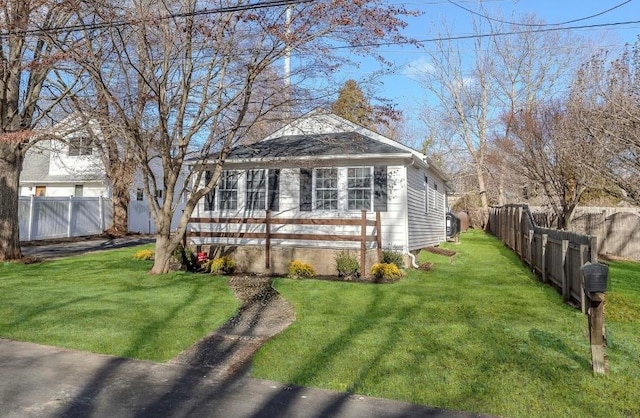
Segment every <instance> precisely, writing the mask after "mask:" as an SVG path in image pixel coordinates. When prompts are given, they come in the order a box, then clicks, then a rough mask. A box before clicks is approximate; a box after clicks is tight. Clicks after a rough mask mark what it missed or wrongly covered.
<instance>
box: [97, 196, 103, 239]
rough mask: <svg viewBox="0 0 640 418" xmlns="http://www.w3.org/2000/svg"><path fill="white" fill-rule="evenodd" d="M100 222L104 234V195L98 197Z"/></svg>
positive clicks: (101, 231)
mask: <svg viewBox="0 0 640 418" xmlns="http://www.w3.org/2000/svg"><path fill="white" fill-rule="evenodd" d="M98 221H99V222H100V233H103V232H104V208H103V204H102V195H100V196H98Z"/></svg>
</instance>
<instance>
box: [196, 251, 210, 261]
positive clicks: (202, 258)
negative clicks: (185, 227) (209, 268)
mask: <svg viewBox="0 0 640 418" xmlns="http://www.w3.org/2000/svg"><path fill="white" fill-rule="evenodd" d="M208 259H209V254H207V253H206V252H200V253H198V263H204V262H205V261H207V260H208Z"/></svg>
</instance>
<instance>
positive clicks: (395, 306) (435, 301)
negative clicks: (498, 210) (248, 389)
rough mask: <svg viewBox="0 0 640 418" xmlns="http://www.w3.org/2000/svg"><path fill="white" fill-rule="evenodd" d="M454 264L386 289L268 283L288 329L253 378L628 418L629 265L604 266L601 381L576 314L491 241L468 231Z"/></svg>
mask: <svg viewBox="0 0 640 418" xmlns="http://www.w3.org/2000/svg"><path fill="white" fill-rule="evenodd" d="M446 247H447V248H451V249H454V250H456V251H458V254H457V255H456V257H455V260H454V263H453V264H449V260H448V258H446V257H442V256H438V255H434V254H429V253H423V254H421V261H422V262H424V261H431V262H434V263H435V264H434V266H433V270H432V271H429V272H422V271H415V270H414V271H410V272H409V274H408V276H407V277H406V278H404V279H402V280H401V281H400V282H399V283H395V284H384V285H375V284H358V283H340V282H327V281H316V280H288V279H279V280H278V281H277V282H276V287H277V289H278V291H279V292H280V293H281V294H282V295H283V296H284V297H285V298H286V299H288V300H289V301H291V302H292V303H293V304H294V306H295V308H296V321H295V323H294V324H293V325H292V326H291V327H290V328H289V329H287V330H286V331H285V332H284V333H283V334H281V335H279V336H278V337H276V338H275V339H273V340H271V341H270V342H269V343H268V344H267V345H266V346H265V347H264V348H263V349H262V350H261V351H260V352H259V353H258V355H257V357H256V358H255V361H254V375H255V376H256V377H259V378H266V379H273V380H278V381H281V382H287V383H291V384H296V385H302V386H316V387H322V388H327V389H334V390H341V391H349V392H355V393H360V394H366V395H372V396H379V397H385V398H393V399H398V400H403V401H408V402H413V403H417V404H424V405H432V406H437V407H443V408H450V409H456V410H465V411H471V412H476V413H488V414H495V415H501V416H509V417H531V416H538V417H551V416H554V417H555V416H562V417H570V416H594V417H616V416H618V417H631V416H633V417H635V416H640V384H638V382H640V341H639V338H640V322H639V321H638V315H639V313H640V264H634V263H612V264H611V270H610V277H611V282H612V283H611V292H610V296H611V299H610V301H609V302H608V303H607V308H606V309H607V315H609V316H611V319H607V322H606V324H607V332H608V338H609V347H608V348H607V354H608V356H609V363H610V369H611V371H610V373H609V375H607V376H605V377H602V376H594V375H593V374H592V372H591V369H590V366H589V361H590V354H589V345H588V329H587V319H586V316H584V315H582V313H581V312H580V311H578V310H576V309H574V308H572V307H569V306H567V305H565V304H563V303H562V300H561V297H560V296H559V295H558V294H557V293H556V291H555V290H553V289H551V288H550V287H548V286H545V285H543V284H541V283H540V282H539V281H538V280H537V279H536V278H535V277H534V276H533V275H532V274H531V273H530V272H529V271H528V270H527V269H526V268H525V267H524V266H523V265H522V264H521V263H520V261H519V260H518V259H517V257H515V256H514V255H513V253H512V252H511V251H510V250H508V249H507V248H505V247H504V246H503V245H502V243H500V242H499V241H497V240H496V239H495V238H493V237H491V236H488V235H485V234H483V233H482V232H478V231H470V232H468V233H466V234H463V236H462V243H461V244H459V245H454V244H449V245H446Z"/></svg>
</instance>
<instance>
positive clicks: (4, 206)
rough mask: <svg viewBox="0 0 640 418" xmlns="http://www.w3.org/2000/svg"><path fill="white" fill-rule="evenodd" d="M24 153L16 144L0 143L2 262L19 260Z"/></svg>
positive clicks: (0, 240) (0, 239)
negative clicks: (19, 209) (19, 214)
mask: <svg viewBox="0 0 640 418" xmlns="http://www.w3.org/2000/svg"><path fill="white" fill-rule="evenodd" d="M21 171H22V152H21V150H20V147H19V146H17V145H16V144H11V143H1V142H0V196H1V198H0V260H19V259H20V258H22V252H21V251H20V229H19V225H20V222H19V220H18V197H19V188H20V172H21Z"/></svg>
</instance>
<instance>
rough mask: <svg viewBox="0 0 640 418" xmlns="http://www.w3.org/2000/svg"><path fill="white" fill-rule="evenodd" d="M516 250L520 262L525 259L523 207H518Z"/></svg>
mask: <svg viewBox="0 0 640 418" xmlns="http://www.w3.org/2000/svg"><path fill="white" fill-rule="evenodd" d="M515 235H516V248H517V251H516V252H517V254H518V255H519V256H520V260H522V259H524V251H523V250H522V206H519V207H518V222H517V223H516V234H515Z"/></svg>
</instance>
